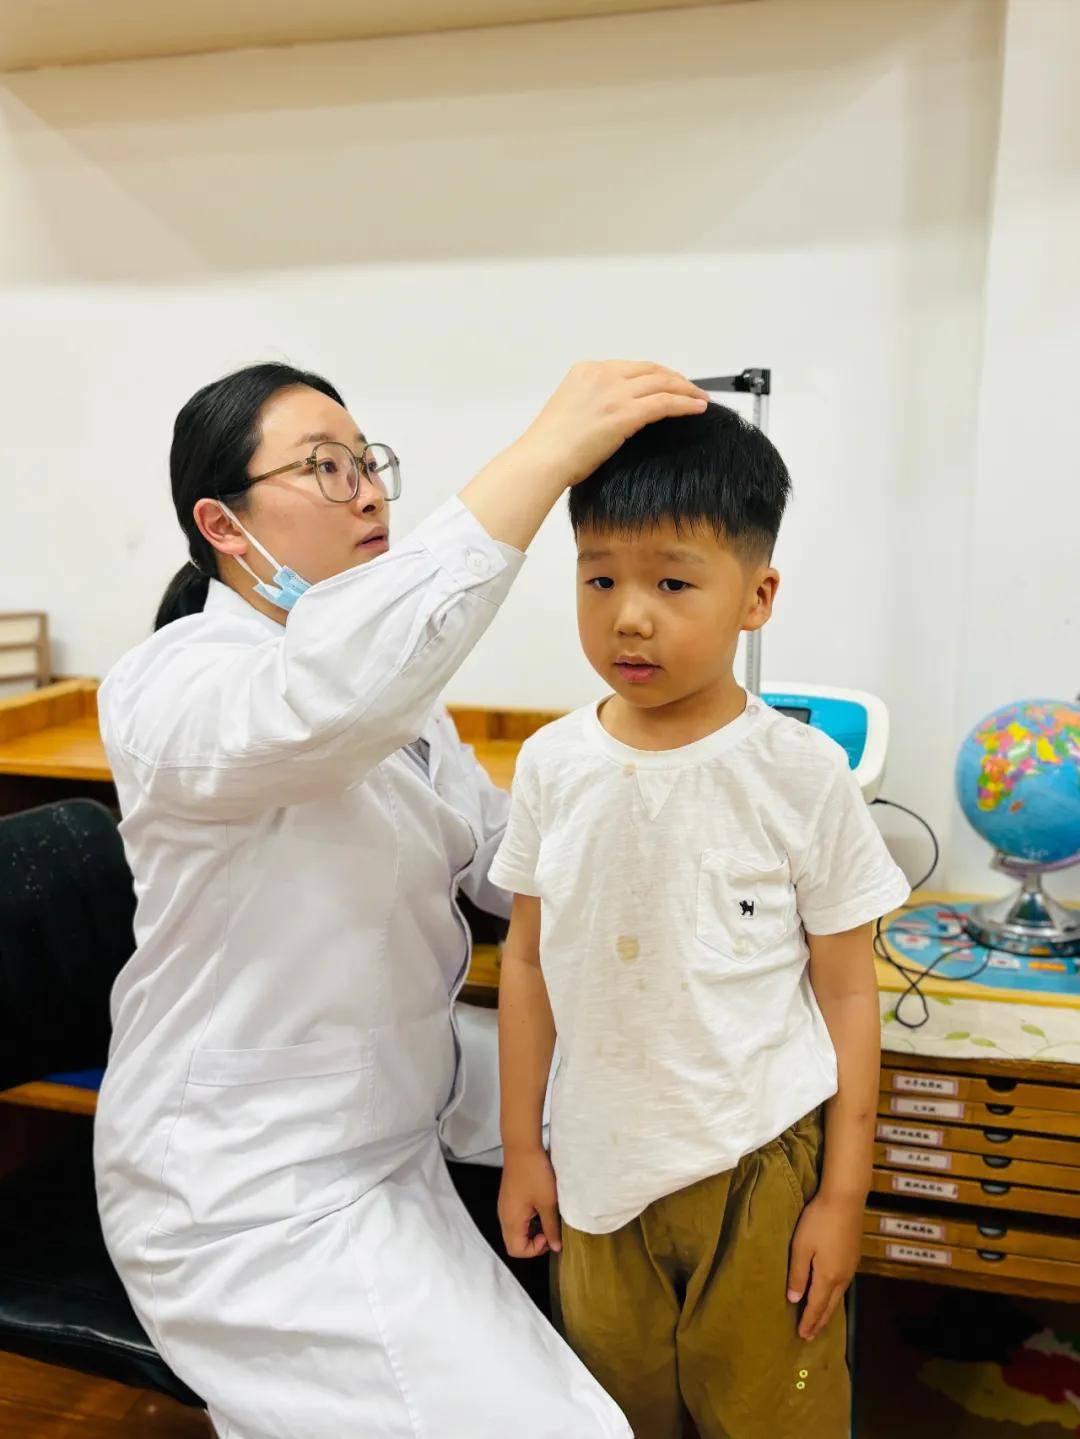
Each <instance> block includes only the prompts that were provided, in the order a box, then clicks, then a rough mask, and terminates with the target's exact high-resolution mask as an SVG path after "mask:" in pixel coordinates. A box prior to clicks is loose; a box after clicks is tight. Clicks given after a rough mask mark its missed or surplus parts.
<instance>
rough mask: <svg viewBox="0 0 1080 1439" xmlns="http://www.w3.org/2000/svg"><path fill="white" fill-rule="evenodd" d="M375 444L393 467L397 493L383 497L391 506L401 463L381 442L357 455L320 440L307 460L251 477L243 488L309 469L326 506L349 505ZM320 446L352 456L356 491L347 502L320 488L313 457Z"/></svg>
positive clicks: (336, 442)
mask: <svg viewBox="0 0 1080 1439" xmlns="http://www.w3.org/2000/svg"><path fill="white" fill-rule="evenodd" d="M376 444H377V445H378V446H379V448H380V449H383V450H385V451H386V453H387V454H388V455H389V456H390V460H391V463H392V464H393V466H394V472H395V473H396V475H397V478H398V493H397V494H396V495H393V496H391V495H384V496H383V498H384V499H385V500H386V503H387V504H393V502H394V500H396V499H398V498H399V497H400V494H401V488H400V487H401V461H400V459H399V458H398V456H397V452H396V451H395V450H392V449H391V448H390V446H389V445H384V444H383V443H382V441H381V440H369V441H368V443H367V444H366V445H365V446H364V448H363V449H362V450H361V451H360V453H359V454H357V453H356V451H355V450H352V449H349V446H348V445H347V444H346V443H345V441H344V440H320V441H319V442H318V444H316V445H315V446H313V448H312V451H311V454H310V455H308V457H307V459H304V460H291V461H290V462H289V464H287V465H278V467H277V469H276V470H267V471H266V473H265V474H264V475H252V476H251V477H250V479H249V480H248V483H247V484H246V485H245V486H244V488H245V489H250V488H251V486H252V485H257V484H258V483H259V481H260V480H272V479H273V478H274V476H275V475H284V474H287V473H288V472H289V471H290V470H302V469H306V468H308V467H310V468H311V470H312V473H313V474H314V476H315V483H316V484H317V485H318V487H319V494H320V495H322V497H323V499H324V500H325V501H326V503H327V504H328V505H351V504H352V502H353V500H355V499H356V497H357V495H358V494H359V493H360V476H361V472H362V471H363V472H364V473H366V472H367V466H366V465H365V463H364V456H365V455H366V454H367V452H368V451H369V450H370V449H373V448H374V446H375V445H376ZM320 445H337V446H338V447H339V448H340V449H342V450H347V451H348V453H349V454H350V455H351V456H352V459H353V461H354V463H355V465H356V489H355V490H353V492H352V494H351V495H350V496H349V497H348V499H347V500H335V499H333V498H332V497H331V496H330V495H328V494H327V493H326V491H325V490H324V489H323V487H322V481H321V480H320V479H319V472H318V470H317V469H316V468H315V456H316V454H317V453H318V450H319V446H320Z"/></svg>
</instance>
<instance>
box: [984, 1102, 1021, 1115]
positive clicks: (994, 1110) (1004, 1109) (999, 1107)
mask: <svg viewBox="0 0 1080 1439" xmlns="http://www.w3.org/2000/svg"><path fill="white" fill-rule="evenodd" d="M986 1107H987V1109H988V1110H989V1111H990V1113H991V1114H996V1115H1002V1114H1011V1113H1012V1112H1013V1110H1014V1109H1015V1108H1016V1105H1015V1104H988V1105H987V1106H986Z"/></svg>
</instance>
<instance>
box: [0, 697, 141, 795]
mask: <svg viewBox="0 0 1080 1439" xmlns="http://www.w3.org/2000/svg"><path fill="white" fill-rule="evenodd" d="M77 796H84V797H88V798H91V799H98V800H101V801H102V803H104V804H107V805H108V806H109V807H110V808H112V807H114V806H115V804H116V791H115V789H114V788H113V783H112V772H111V771H110V769H109V764H108V761H107V760H106V758H105V749H104V746H103V745H102V743H101V736H100V735H99V733H98V720H97V681H96V680H91V679H80V680H62V681H60V682H59V683H58V684H52V685H46V686H45V687H44V688H42V689H38V690H31V691H30V692H29V693H28V694H24V695H16V696H14V697H13V698H11V699H8V700H4V701H3V702H2V703H0V814H13V813H15V812H16V811H17V810H21V809H31V808H33V806H35V805H39V804H47V803H49V801H50V800H59V799H72V798H75V797H77Z"/></svg>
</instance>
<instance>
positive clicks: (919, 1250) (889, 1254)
mask: <svg viewBox="0 0 1080 1439" xmlns="http://www.w3.org/2000/svg"><path fill="white" fill-rule="evenodd" d="M885 1255H886V1258H888V1259H896V1260H899V1262H900V1263H901V1264H938V1265H942V1266H944V1267H945V1268H948V1266H949V1265H950V1264H952V1251H951V1250H948V1249H929V1248H927V1246H926V1245H925V1244H886V1246H885Z"/></svg>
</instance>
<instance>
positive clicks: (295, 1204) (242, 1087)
mask: <svg viewBox="0 0 1080 1439" xmlns="http://www.w3.org/2000/svg"><path fill="white" fill-rule="evenodd" d="M372 1069H373V1050H372V1043H371V1040H370V1038H369V1037H368V1036H364V1035H360V1036H353V1037H352V1038H350V1039H347V1040H341V1039H335V1040H316V1041H313V1042H312V1043H309V1044H297V1045H289V1046H287V1047H284V1048H277V1049H198V1050H196V1051H195V1053H194V1054H193V1055H192V1058H191V1063H190V1066H189V1069H188V1077H187V1082H186V1084H185V1086H184V1095H183V1102H182V1105H181V1109H180V1113H179V1116H178V1117H177V1120H176V1123H175V1125H174V1127H173V1131H172V1134H171V1136H170V1139H169V1146H168V1151H167V1155H166V1160H165V1173H164V1180H165V1186H166V1189H167V1190H168V1193H169V1201H168V1204H167V1206H166V1211H165V1213H164V1214H163V1215H162V1218H161V1221H160V1223H159V1224H158V1226H157V1227H158V1228H159V1229H161V1230H162V1231H164V1232H169V1233H176V1232H181V1231H187V1230H189V1229H193V1228H194V1229H201V1230H223V1229H225V1230H228V1229H238V1228H244V1227H247V1226H250V1225H256V1224H270V1223H274V1222H275V1221H278V1220H281V1219H287V1218H293V1217H296V1216H299V1215H314V1214H317V1213H320V1212H325V1211H327V1210H329V1209H333V1208H336V1207H338V1206H339V1205H341V1204H344V1203H347V1202H348V1200H349V1199H350V1198H353V1197H354V1195H355V1189H356V1180H355V1175H354V1174H353V1173H352V1170H351V1166H350V1165H349V1164H348V1162H347V1157H348V1155H349V1154H350V1153H353V1152H355V1150H356V1149H358V1148H359V1147H361V1146H362V1145H363V1144H365V1143H366V1142H368V1140H369V1138H370V1134H371V1104H372V1088H373V1086H372Z"/></svg>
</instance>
